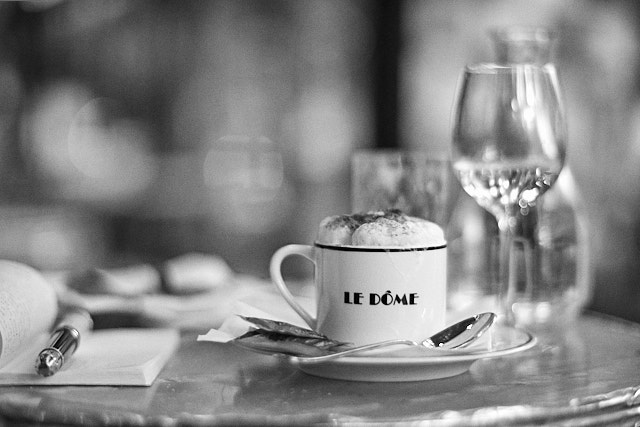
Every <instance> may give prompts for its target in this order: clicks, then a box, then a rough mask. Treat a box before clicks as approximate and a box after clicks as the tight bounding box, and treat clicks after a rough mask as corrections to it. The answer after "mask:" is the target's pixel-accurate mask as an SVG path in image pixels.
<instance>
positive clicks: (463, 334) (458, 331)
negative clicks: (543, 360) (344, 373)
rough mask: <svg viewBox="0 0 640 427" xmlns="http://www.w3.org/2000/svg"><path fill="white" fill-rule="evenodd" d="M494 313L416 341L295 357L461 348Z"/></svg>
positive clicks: (484, 327) (481, 330)
mask: <svg viewBox="0 0 640 427" xmlns="http://www.w3.org/2000/svg"><path fill="white" fill-rule="evenodd" d="M495 319H496V315H495V314H494V313H481V314H476V315H475V316H471V317H469V318H467V319H464V320H462V321H460V322H458V323H455V324H453V325H451V326H448V327H446V328H445V329H443V330H442V331H440V332H438V333H436V334H434V335H432V336H430V337H429V338H427V339H425V340H424V341H422V342H420V343H418V342H415V341H411V340H389V341H382V342H377V343H373V344H366V345H363V346H359V347H353V348H349V349H347V350H342V351H338V352H336V353H331V354H326V355H323V356H299V357H296V358H297V359H300V360H304V362H305V363H314V362H318V363H320V362H325V361H327V360H333V359H338V358H340V357H344V356H350V355H354V354H357V353H361V352H364V351H367V350H373V349H377V348H382V347H389V346H394V345H409V346H416V347H425V348H431V349H447V350H451V349H455V348H463V347H466V346H468V345H469V344H471V343H472V342H473V341H475V340H476V339H478V338H479V337H480V336H481V335H482V334H483V333H484V332H485V331H486V330H487V329H489V328H490V327H491V325H492V324H493V322H494V320H495Z"/></svg>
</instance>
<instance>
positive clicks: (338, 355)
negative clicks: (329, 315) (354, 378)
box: [295, 340, 420, 363]
mask: <svg viewBox="0 0 640 427" xmlns="http://www.w3.org/2000/svg"><path fill="white" fill-rule="evenodd" d="M394 345H409V346H420V344H418V343H417V342H415V341H411V340H389V341H381V342H376V343H373V344H365V345H362V346H359V347H353V348H350V349H348V350H342V351H338V352H336V353H331V354H325V355H323V356H298V357H295V359H299V360H303V361H304V362H305V363H321V362H326V361H327V360H333V359H339V358H341V357H344V356H350V355H353V354H357V353H361V352H364V351H367V350H373V349H376V348H382V347H391V346H394Z"/></svg>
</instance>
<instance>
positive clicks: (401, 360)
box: [288, 327, 536, 382]
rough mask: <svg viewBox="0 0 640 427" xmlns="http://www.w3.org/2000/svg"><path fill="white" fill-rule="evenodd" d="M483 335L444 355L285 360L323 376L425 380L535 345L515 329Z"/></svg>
mask: <svg viewBox="0 0 640 427" xmlns="http://www.w3.org/2000/svg"><path fill="white" fill-rule="evenodd" d="M486 335H490V336H489V337H488V339H486V340H485V339H483V341H484V342H483V343H482V344H481V345H474V346H473V347H469V348H468V349H465V350H459V351H460V354H448V355H445V356H433V355H429V356H424V355H415V350H416V349H414V351H413V352H412V353H410V354H413V355H411V356H405V355H403V354H402V352H401V351H397V352H394V355H390V354H389V353H386V354H384V355H381V354H380V353H378V354H373V355H369V356H345V357H343V358H340V359H335V360H328V361H326V362H313V363H309V362H307V361H306V360H304V358H298V357H295V356H290V357H288V360H289V361H290V362H291V364H292V365H294V366H296V367H297V368H298V369H300V370H301V371H303V372H305V373H307V374H310V375H314V376H318V377H324V378H332V379H339V380H348V381H371V382H407V381H424V380H433V379H438V378H447V377H452V376H454V375H459V374H462V373H464V372H466V371H467V370H468V369H469V367H470V366H471V364H473V362H475V361H477V360H480V359H487V358H495V357H502V356H508V355H511V354H515V353H519V352H521V351H524V350H527V349H530V348H531V347H533V346H534V345H535V344H536V338H535V337H534V336H532V335H531V334H529V333H528V332H525V331H523V330H521V329H517V328H505V327H500V328H494V330H492V331H491V333H490V334H489V333H488V334H486ZM483 338H484V337H483ZM404 354H407V353H406V352H405V353H404Z"/></svg>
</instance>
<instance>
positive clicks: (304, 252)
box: [269, 245, 317, 330]
mask: <svg viewBox="0 0 640 427" xmlns="http://www.w3.org/2000/svg"><path fill="white" fill-rule="evenodd" d="M291 255H300V256H303V257H305V258H306V259H308V260H309V261H311V262H313V264H314V266H315V264H316V259H315V248H314V247H313V246H309V245H286V246H283V247H281V248H280V249H278V250H277V251H275V253H274V254H273V256H272V257H271V263H270V266H269V272H270V273H271V280H272V281H273V283H275V285H276V287H277V288H278V290H279V291H280V293H281V294H282V296H283V297H284V299H285V300H286V301H287V303H288V304H289V305H290V306H291V308H293V309H294V310H295V312H296V313H298V314H299V315H300V317H302V319H303V320H304V321H305V322H306V323H307V325H309V326H310V327H311V329H314V330H315V329H316V323H317V321H316V319H315V318H314V317H313V316H311V315H310V314H309V313H307V311H306V310H305V309H304V308H302V306H301V305H300V304H299V303H298V301H296V299H295V298H294V296H293V295H292V294H291V291H290V290H289V288H288V287H287V285H286V283H285V282H284V279H283V278H282V270H281V266H282V262H283V261H284V259H285V258H287V257H289V256H291Z"/></svg>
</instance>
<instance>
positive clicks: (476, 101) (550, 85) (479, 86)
mask: <svg viewBox="0 0 640 427" xmlns="http://www.w3.org/2000/svg"><path fill="white" fill-rule="evenodd" d="M456 96H457V97H456V101H455V104H454V115H453V141H452V142H453V143H452V150H451V156H452V158H451V160H452V164H453V168H454V170H455V173H456V176H457V178H458V180H459V181H460V183H461V184H462V187H463V188H464V190H465V191H466V192H467V193H468V194H469V195H470V196H472V197H473V198H474V199H475V200H476V202H477V203H478V204H479V205H480V206H482V207H483V208H485V209H486V210H488V211H489V212H490V213H491V214H493V216H495V218H496V219H497V221H498V229H499V231H500V256H499V270H498V274H499V278H498V284H499V288H498V290H497V296H498V299H499V302H500V306H499V307H498V311H499V314H500V315H501V316H499V317H500V318H501V319H502V321H503V322H505V323H507V324H509V323H513V321H514V320H513V313H512V308H511V305H512V304H513V302H514V301H513V299H514V297H515V287H516V284H515V283H514V282H515V277H514V276H515V274H514V272H513V271H511V272H510V261H513V260H512V259H511V258H512V257H511V254H512V249H513V242H514V237H515V236H516V233H518V230H520V229H521V227H519V225H521V221H522V219H523V216H524V215H526V214H528V212H529V210H530V208H531V207H532V206H534V205H535V203H536V200H537V199H538V197H540V196H541V195H542V194H544V192H545V191H547V190H548V189H549V188H550V187H551V186H552V185H553V183H554V182H555V181H556V179H557V177H558V174H559V173H560V170H561V169H562V167H563V164H564V158H565V139H566V129H565V120H564V113H563V108H562V102H561V99H560V95H559V91H558V81H557V77H556V73H555V68H554V67H553V65H551V64H547V65H536V64H528V63H527V64H513V65H497V64H476V65H471V66H467V67H465V69H464V71H463V72H462V75H461V78H460V81H459V86H458V92H457V95H456ZM526 256H529V257H530V256H531V254H530V251H529V253H528V255H527V251H526V250H525V257H526ZM525 261H526V260H525Z"/></svg>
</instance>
